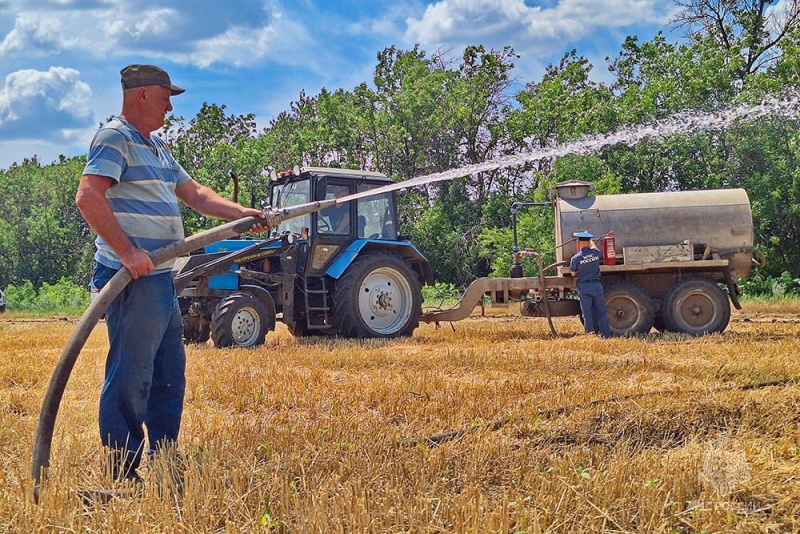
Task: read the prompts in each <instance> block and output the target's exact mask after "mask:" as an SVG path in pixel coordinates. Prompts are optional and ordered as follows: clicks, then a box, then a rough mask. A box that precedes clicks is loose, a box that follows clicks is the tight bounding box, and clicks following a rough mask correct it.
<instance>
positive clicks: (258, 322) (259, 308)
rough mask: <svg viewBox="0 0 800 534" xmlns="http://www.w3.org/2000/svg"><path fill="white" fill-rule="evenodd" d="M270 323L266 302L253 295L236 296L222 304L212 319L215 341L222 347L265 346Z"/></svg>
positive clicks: (218, 306) (239, 294) (227, 298)
mask: <svg viewBox="0 0 800 534" xmlns="http://www.w3.org/2000/svg"><path fill="white" fill-rule="evenodd" d="M269 324H270V320H269V317H268V316H267V309H266V307H265V306H264V303H263V302H261V301H260V300H259V299H258V298H256V297H254V296H253V295H251V294H249V293H243V292H237V293H233V294H231V295H229V296H227V297H225V298H224V299H222V300H221V301H220V302H219V304H218V305H217V308H216V309H215V310H214V314H213V315H212V316H211V339H212V340H213V341H214V346H216V347H218V348H222V347H232V346H237V347H253V346H256V345H262V344H263V343H264V340H265V339H266V336H267V328H268V325H269Z"/></svg>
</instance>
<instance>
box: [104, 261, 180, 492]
mask: <svg viewBox="0 0 800 534" xmlns="http://www.w3.org/2000/svg"><path fill="white" fill-rule="evenodd" d="M115 273H116V270H115V269H112V268H110V267H106V266H104V265H102V264H99V263H98V264H97V266H96V267H95V270H94V275H93V277H92V285H94V286H95V287H97V288H98V289H102V288H103V286H105V284H106V283H107V282H108V281H109V280H110V279H111V277H112V276H113V275H114V274H115ZM106 325H107V326H108V340H109V345H110V346H109V351H108V357H107V359H106V369H105V382H104V384H103V390H102V393H101V394H100V413H99V423H100V438H101V440H102V442H103V445H105V446H106V447H109V448H110V449H111V450H112V451H113V461H112V466H111V468H112V475H113V476H114V477H115V478H117V477H120V476H123V477H128V478H131V477H134V476H135V470H136V468H137V467H138V466H139V462H140V461H141V458H142V452H143V448H144V444H145V429H144V428H143V425H144V426H146V437H147V441H148V443H149V445H150V447H151V449H152V448H154V447H158V446H160V445H166V444H168V443H174V442H176V441H177V439H178V431H179V430H180V425H181V415H182V413H183V397H184V392H185V390H186V378H185V370H186V353H185V352H184V348H183V321H182V319H181V313H180V309H179V307H178V300H177V298H176V294H175V286H174V285H173V283H172V273H170V272H165V273H159V274H153V275H150V276H144V277H141V278H139V279H138V280H133V281H131V283H130V284H128V286H127V287H126V288H125V289H124V290H123V291H122V292H121V293H120V294H119V296H118V297H117V298H116V299H114V301H113V302H112V303H111V305H110V306H109V307H108V310H107V311H106ZM148 452H151V451H148Z"/></svg>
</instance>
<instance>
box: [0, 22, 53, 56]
mask: <svg viewBox="0 0 800 534" xmlns="http://www.w3.org/2000/svg"><path fill="white" fill-rule="evenodd" d="M61 39H62V37H61V20H60V19H58V18H55V17H47V16H43V15H42V14H40V13H31V12H26V13H20V14H19V15H18V16H17V18H16V20H15V22H14V29H13V30H11V31H10V32H9V33H8V34H7V35H6V36H5V38H4V39H3V41H2V42H1V43H0V56H3V55H10V54H15V53H20V52H24V53H25V54H26V55H47V54H49V53H51V52H52V50H53V49H58V48H60V47H61V46H62V45H63V44H64V43H62V42H61Z"/></svg>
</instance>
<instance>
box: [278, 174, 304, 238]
mask: <svg viewBox="0 0 800 534" xmlns="http://www.w3.org/2000/svg"><path fill="white" fill-rule="evenodd" d="M308 202H311V182H310V181H309V180H308V179H305V180H296V181H288V182H284V183H279V184H276V185H273V186H272V194H271V199H270V204H271V205H272V207H274V208H288V207H290V206H297V205H298V204H306V203H308ZM310 226H311V215H303V216H302V217H295V218H292V219H288V220H285V221H283V222H282V223H281V224H280V225H278V227H277V228H274V229H273V233H274V234H276V235H277V234H280V233H283V232H287V231H288V232H293V233H295V234H299V233H301V232H300V230H301V229H302V228H304V227H305V228H309V227H310Z"/></svg>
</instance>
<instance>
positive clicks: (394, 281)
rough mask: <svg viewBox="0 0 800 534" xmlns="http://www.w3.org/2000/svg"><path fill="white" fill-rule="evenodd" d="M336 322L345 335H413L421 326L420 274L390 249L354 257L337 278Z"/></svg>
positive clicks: (371, 336)
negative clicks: (390, 251) (355, 258)
mask: <svg viewBox="0 0 800 534" xmlns="http://www.w3.org/2000/svg"><path fill="white" fill-rule="evenodd" d="M333 309H334V315H335V316H336V323H337V324H338V325H339V329H340V330H341V332H342V334H343V335H344V336H345V337H349V338H391V337H398V336H410V335H411V334H413V333H414V330H415V329H416V328H417V327H418V326H419V316H420V313H421V312H422V293H421V290H420V283H419V279H418V278H417V275H416V274H415V273H414V271H413V270H412V269H411V267H409V266H408V264H407V263H406V262H405V261H403V260H402V259H401V258H399V257H397V256H395V255H394V254H391V253H388V252H378V253H374V254H367V255H365V256H362V257H360V258H358V259H357V260H356V261H354V262H353V263H352V264H351V265H350V266H349V267H348V268H347V270H346V271H345V272H344V274H343V275H342V276H341V278H339V280H338V281H337V282H336V289H335V291H334V296H333Z"/></svg>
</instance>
